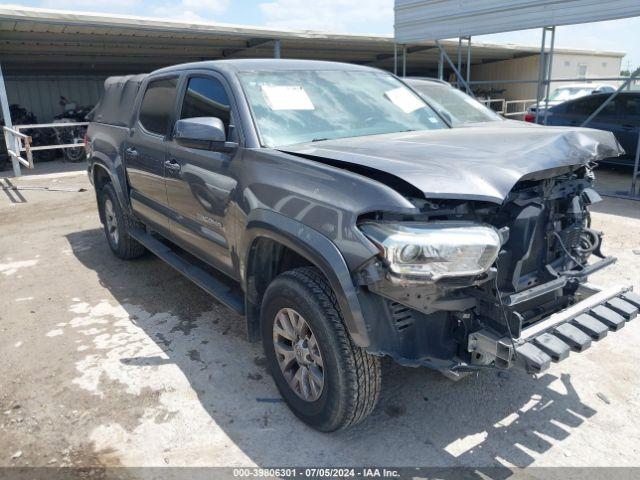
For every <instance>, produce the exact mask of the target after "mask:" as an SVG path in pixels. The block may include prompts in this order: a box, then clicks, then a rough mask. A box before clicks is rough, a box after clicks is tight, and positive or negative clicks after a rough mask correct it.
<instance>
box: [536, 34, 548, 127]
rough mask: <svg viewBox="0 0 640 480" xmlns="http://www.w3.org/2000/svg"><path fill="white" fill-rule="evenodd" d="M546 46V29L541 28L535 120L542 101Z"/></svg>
mask: <svg viewBox="0 0 640 480" xmlns="http://www.w3.org/2000/svg"><path fill="white" fill-rule="evenodd" d="M546 44H547V27H543V28H542V42H541V45H540V58H539V59H538V88H537V90H536V120H535V122H536V123H538V116H539V115H540V102H541V101H542V84H543V82H544V65H545V64H544V48H545V47H546Z"/></svg>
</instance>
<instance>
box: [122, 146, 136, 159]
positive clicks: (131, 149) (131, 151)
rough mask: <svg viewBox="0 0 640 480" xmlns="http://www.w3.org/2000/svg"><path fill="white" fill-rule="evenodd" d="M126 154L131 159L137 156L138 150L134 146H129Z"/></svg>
mask: <svg viewBox="0 0 640 480" xmlns="http://www.w3.org/2000/svg"><path fill="white" fill-rule="evenodd" d="M124 156H125V157H126V158H130V159H134V158H137V156H138V151H137V150H136V149H135V148H134V147H129V148H127V149H126V150H125V151H124Z"/></svg>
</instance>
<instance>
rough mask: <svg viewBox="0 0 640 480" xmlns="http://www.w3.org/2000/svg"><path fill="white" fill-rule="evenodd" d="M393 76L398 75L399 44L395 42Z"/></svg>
mask: <svg viewBox="0 0 640 480" xmlns="http://www.w3.org/2000/svg"><path fill="white" fill-rule="evenodd" d="M393 74H394V75H398V44H397V43H395V42H393Z"/></svg>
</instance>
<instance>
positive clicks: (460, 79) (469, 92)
mask: <svg viewBox="0 0 640 480" xmlns="http://www.w3.org/2000/svg"><path fill="white" fill-rule="evenodd" d="M436 45H437V46H438V48H439V49H440V57H441V58H444V59H445V60H446V61H447V63H448V64H449V66H450V67H451V69H452V70H453V73H455V74H456V77H458V80H459V81H460V83H462V86H463V87H464V88H465V90H466V91H467V93H468V94H469V95H471V96H473V92H472V91H471V89H470V88H469V84H468V83H467V82H466V81H465V79H464V78H462V75H461V74H460V72H459V71H458V69H457V68H456V66H455V65H454V64H453V62H452V61H451V58H449V55H448V54H447V52H446V51H445V50H444V48H442V45H441V44H440V42H439V41H438V40H436Z"/></svg>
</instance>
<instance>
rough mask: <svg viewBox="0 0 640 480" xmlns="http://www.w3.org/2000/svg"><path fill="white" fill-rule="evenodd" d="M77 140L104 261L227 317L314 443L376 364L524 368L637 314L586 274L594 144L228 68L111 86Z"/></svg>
mask: <svg viewBox="0 0 640 480" xmlns="http://www.w3.org/2000/svg"><path fill="white" fill-rule="evenodd" d="M497 123H498V124H499V123H503V122H497ZM86 148H87V156H88V161H89V176H90V178H91V181H92V183H93V185H94V186H95V192H96V197H97V202H98V209H99V214H100V220H101V222H102V223H103V225H104V231H105V234H106V238H107V241H108V243H109V246H110V247H111V250H112V251H113V253H114V254H115V255H117V256H118V257H120V258H122V259H132V258H135V257H139V256H141V255H143V254H144V253H145V252H146V251H151V252H153V253H154V254H156V255H157V256H158V257H160V258H161V259H163V260H164V261H166V262H168V263H169V264H170V265H171V266H173V267H175V268H176V269H178V270H179V271H180V272H182V273H183V274H184V275H186V276H187V277H188V278H190V279H191V280H193V281H194V283H196V284H197V285H198V286H200V287H201V288H203V289H204V290H206V291H207V292H209V293H210V294H211V295H212V296H213V297H215V298H216V299H217V300H218V301H219V302H221V303H223V304H224V305H227V306H228V307H230V308H231V309H233V310H236V311H238V312H240V313H242V314H244V315H245V317H246V326H247V334H248V337H249V339H250V340H252V341H256V340H259V339H261V340H262V343H263V345H264V350H265V355H266V358H267V362H268V367H269V369H270V371H271V373H272V375H273V378H274V380H275V383H276V385H277V387H278V389H279V391H280V393H281V394H282V396H283V398H284V400H285V401H286V402H287V404H288V405H289V407H290V408H291V410H292V411H293V412H294V413H295V414H296V415H297V416H298V417H299V418H301V419H302V420H303V421H305V422H306V423H308V424H309V425H311V426H313V427H314V428H317V429H319V430H322V431H334V430H338V429H341V428H345V427H348V426H350V425H353V424H355V423H357V422H359V421H361V420H362V419H364V418H365V417H366V416H367V415H368V414H369V413H370V412H371V411H372V410H373V409H374V407H375V405H376V402H377V400H378V396H379V392H380V388H381V374H380V358H381V357H383V356H389V357H391V358H393V359H394V360H395V361H397V362H399V363H400V364H402V365H407V366H414V367H415V366H427V367H430V368H433V369H437V370H439V371H441V372H443V373H445V374H446V375H448V376H450V377H453V378H459V377H462V376H464V375H465V374H466V373H468V372H473V371H478V370H482V369H490V368H499V369H506V368H511V367H517V368H524V369H526V370H527V371H530V372H540V371H542V370H544V369H546V368H547V367H549V364H550V362H556V361H560V360H563V359H564V358H566V357H567V356H568V355H569V352H570V351H575V352H580V351H583V350H584V349H586V348H587V347H589V345H590V344H591V342H592V341H597V340H600V339H602V338H603V337H604V336H605V335H606V334H607V333H608V332H609V331H615V330H618V329H620V328H621V327H623V326H624V325H625V323H626V322H627V321H629V320H631V319H632V318H634V317H635V316H636V314H637V311H638V307H640V297H639V296H638V295H637V294H635V293H633V292H632V291H631V290H630V288H628V287H625V286H620V287H613V286H608V287H607V288H597V287H595V286H593V285H590V284H588V283H587V282H586V279H587V277H588V276H589V275H590V274H592V273H593V272H595V271H597V270H599V269H601V268H603V267H606V266H607V265H610V264H611V263H612V262H614V261H615V259H614V258H611V257H606V256H604V255H603V254H602V252H601V242H602V235H601V233H600V232H598V231H595V230H593V229H592V228H590V219H589V213H588V211H587V209H588V207H589V205H591V204H593V203H595V202H597V201H599V200H600V197H599V196H598V194H597V193H596V191H595V190H594V189H593V188H592V183H593V178H594V177H593V172H592V162H594V161H597V160H599V159H601V158H605V157H612V156H616V155H619V154H620V153H622V150H621V148H620V146H619V145H618V143H617V142H616V140H615V138H614V137H613V135H612V134H610V133H608V132H602V131H598V130H589V129H578V128H551V127H541V126H531V127H523V128H501V127H500V126H499V125H498V126H496V125H492V124H488V126H486V127H485V126H478V127H476V128H473V129H468V128H451V126H450V125H449V124H448V123H447V121H446V119H445V118H443V117H442V116H440V114H439V113H438V112H437V111H436V110H435V109H433V108H432V107H431V106H430V105H429V104H428V103H426V102H425V100H423V99H421V98H420V97H419V96H418V95H417V94H416V93H415V92H414V91H413V90H412V89H411V88H410V87H408V86H407V85H406V84H404V83H403V82H402V81H401V80H400V79H398V78H396V77H395V76H393V75H391V74H389V73H387V72H383V71H380V70H376V69H373V68H368V67H361V66H356V65H346V64H339V63H330V62H315V61H302V60H227V61H212V62H201V63H192V64H186V65H178V66H174V67H170V68H164V69H161V70H158V71H155V72H153V73H151V74H148V75H138V76H128V77H112V78H109V79H108V80H107V81H106V83H105V93H104V95H103V97H102V99H101V101H100V103H99V104H98V105H97V107H96V108H95V110H94V111H93V112H92V113H91V124H90V125H89V128H88V133H87V139H86ZM593 259H595V260H593Z"/></svg>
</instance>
